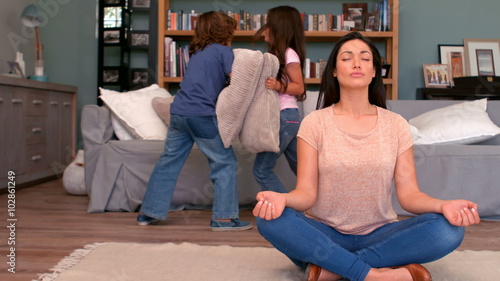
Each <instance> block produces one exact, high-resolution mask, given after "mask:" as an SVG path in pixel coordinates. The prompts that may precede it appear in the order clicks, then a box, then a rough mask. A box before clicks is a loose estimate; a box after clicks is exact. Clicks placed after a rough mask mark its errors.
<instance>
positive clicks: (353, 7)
mask: <svg viewBox="0 0 500 281" xmlns="http://www.w3.org/2000/svg"><path fill="white" fill-rule="evenodd" d="M342 12H343V14H344V18H345V20H350V21H354V17H357V16H363V15H364V14H365V13H367V12H368V3H343V4H342Z"/></svg>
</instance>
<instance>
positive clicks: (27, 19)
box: [21, 4, 47, 81]
mask: <svg viewBox="0 0 500 281" xmlns="http://www.w3.org/2000/svg"><path fill="white" fill-rule="evenodd" d="M43 20H44V16H43V14H42V12H41V11H40V10H39V9H38V7H37V6H36V5H34V4H30V5H28V6H26V8H24V10H23V13H22V14H21V21H22V23H23V25H24V26H27V27H33V28H34V29H35V75H32V76H29V77H28V78H29V79H33V80H39V81H47V76H45V75H44V71H43V67H44V65H43V64H44V62H43V46H42V40H41V39H40V29H39V26H40V25H41V24H42V21H43Z"/></svg>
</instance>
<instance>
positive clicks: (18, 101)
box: [12, 99, 23, 104]
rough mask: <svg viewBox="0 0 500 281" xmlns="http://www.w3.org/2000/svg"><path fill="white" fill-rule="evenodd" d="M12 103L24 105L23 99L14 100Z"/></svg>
mask: <svg viewBox="0 0 500 281" xmlns="http://www.w3.org/2000/svg"><path fill="white" fill-rule="evenodd" d="M12 103H13V104H19V103H23V100H22V99H12Z"/></svg>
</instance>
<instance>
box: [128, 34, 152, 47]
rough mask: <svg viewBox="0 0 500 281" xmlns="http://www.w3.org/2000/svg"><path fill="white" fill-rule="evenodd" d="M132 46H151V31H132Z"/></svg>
mask: <svg viewBox="0 0 500 281" xmlns="http://www.w3.org/2000/svg"><path fill="white" fill-rule="evenodd" d="M130 46H132V47H148V46H149V31H131V32H130Z"/></svg>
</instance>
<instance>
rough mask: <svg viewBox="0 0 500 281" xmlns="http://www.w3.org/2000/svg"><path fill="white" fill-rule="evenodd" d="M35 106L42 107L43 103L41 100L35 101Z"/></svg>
mask: <svg viewBox="0 0 500 281" xmlns="http://www.w3.org/2000/svg"><path fill="white" fill-rule="evenodd" d="M33 104H34V105H40V104H42V101H41V100H33Z"/></svg>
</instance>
